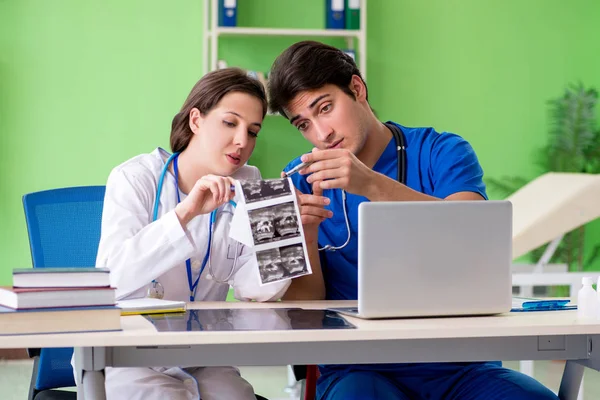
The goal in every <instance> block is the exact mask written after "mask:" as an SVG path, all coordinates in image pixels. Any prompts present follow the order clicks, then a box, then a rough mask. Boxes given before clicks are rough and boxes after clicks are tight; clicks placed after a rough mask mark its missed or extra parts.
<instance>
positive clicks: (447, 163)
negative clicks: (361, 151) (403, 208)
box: [284, 122, 487, 300]
mask: <svg viewBox="0 0 600 400" xmlns="http://www.w3.org/2000/svg"><path fill="white" fill-rule="evenodd" d="M392 123H393V122H392ZM395 125H396V126H398V128H400V130H401V131H402V133H403V134H404V139H405V145H406V159H407V171H406V183H407V185H408V187H410V188H411V189H414V190H416V191H418V192H421V193H425V194H427V195H430V196H434V197H439V198H445V197H447V196H449V195H451V194H453V193H457V192H475V193H479V194H480V195H481V196H483V197H484V198H485V199H487V195H486V193H485V184H484V183H483V180H482V178H483V170H482V169H481V166H480V165H479V161H478V160H477V156H476V155H475V152H474V151H473V148H472V147H471V145H470V144H469V143H468V142H467V141H466V140H464V139H463V138H461V137H460V136H458V135H455V134H453V133H446V132H444V133H438V132H436V131H435V130H434V129H433V128H407V127H404V126H401V125H398V124H395ZM300 162H301V161H300V157H298V158H297V159H295V160H293V161H292V162H290V163H289V164H288V165H287V166H286V167H285V169H284V170H285V171H289V170H290V169H292V168H293V167H295V166H296V165H298V164H299V163H300ZM397 165H398V157H397V152H396V145H395V140H394V138H393V137H392V139H391V140H390V143H389V144H388V145H387V147H386V148H385V150H384V152H383V154H382V155H381V157H380V158H379V160H378V161H377V163H375V166H374V167H373V170H374V171H376V172H379V173H382V174H384V175H386V176H388V177H390V178H392V179H394V180H397V179H398V170H397ZM307 177H308V175H300V174H294V175H293V176H292V181H293V182H294V185H295V186H296V187H297V188H298V189H299V190H300V191H301V192H302V193H312V188H311V185H310V184H309V183H308V182H306V178H307ZM323 195H324V196H326V197H329V198H330V199H331V203H330V204H329V206H328V207H326V208H328V209H330V210H331V211H333V217H332V218H329V219H327V220H325V221H323V223H321V225H320V226H319V247H323V246H325V245H327V244H331V245H333V246H341V245H342V244H343V243H344V242H345V241H346V238H347V236H348V231H347V229H346V222H345V217H344V212H343V208H342V192H341V190H339V189H335V190H333V189H330V190H324V192H323ZM346 201H347V203H346V207H347V210H348V220H349V225H350V233H351V237H350V242H349V243H348V245H347V246H346V247H344V248H343V249H341V250H338V251H333V252H332V251H322V252H320V257H321V268H322V270H323V277H324V279H325V287H326V297H327V299H328V300H357V299H358V234H357V224H358V205H359V204H360V203H362V202H363V201H369V200H368V199H367V198H366V197H363V196H357V195H354V194H351V193H347V195H346Z"/></svg>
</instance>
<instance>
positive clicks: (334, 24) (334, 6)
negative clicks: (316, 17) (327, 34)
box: [325, 0, 346, 29]
mask: <svg viewBox="0 0 600 400" xmlns="http://www.w3.org/2000/svg"><path fill="white" fill-rule="evenodd" d="M344 1H345V0H325V27H326V28H327V29H344V27H345V26H346V21H345V13H344V8H345V7H344Z"/></svg>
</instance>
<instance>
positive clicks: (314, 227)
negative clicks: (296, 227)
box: [281, 172, 333, 242]
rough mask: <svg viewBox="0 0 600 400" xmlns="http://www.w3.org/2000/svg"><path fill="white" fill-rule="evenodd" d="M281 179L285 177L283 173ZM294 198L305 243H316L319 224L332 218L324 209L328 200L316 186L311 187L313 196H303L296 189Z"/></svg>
mask: <svg viewBox="0 0 600 400" xmlns="http://www.w3.org/2000/svg"><path fill="white" fill-rule="evenodd" d="M281 177H282V178H283V177H285V174H284V173H283V172H282V173H281ZM296 198H297V199H298V208H299V209H300V217H301V218H302V228H303V229H304V236H305V237H306V241H307V242H313V241H314V242H316V241H317V239H318V236H319V224H320V223H321V222H323V221H324V220H325V219H327V218H331V217H332V216H333V213H332V212H331V211H329V210H326V209H325V208H324V207H325V206H326V205H328V204H329V202H330V200H329V198H327V197H324V196H323V189H321V188H320V187H319V185H318V184H315V185H313V194H305V193H302V192H300V191H299V190H298V189H296Z"/></svg>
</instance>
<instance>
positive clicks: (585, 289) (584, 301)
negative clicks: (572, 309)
mask: <svg viewBox="0 0 600 400" xmlns="http://www.w3.org/2000/svg"><path fill="white" fill-rule="evenodd" d="M581 283H582V285H583V286H582V287H581V289H579V293H577V318H582V319H596V317H597V316H598V311H597V310H598V294H597V293H596V291H595V290H594V288H593V287H592V278H590V277H587V276H586V277H584V278H582V279H581Z"/></svg>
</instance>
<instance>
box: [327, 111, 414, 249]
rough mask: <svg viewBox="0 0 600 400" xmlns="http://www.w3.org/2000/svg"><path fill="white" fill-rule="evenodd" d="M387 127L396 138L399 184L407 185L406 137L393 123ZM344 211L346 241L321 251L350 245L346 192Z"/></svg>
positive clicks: (328, 246) (329, 245) (386, 124)
mask: <svg viewBox="0 0 600 400" xmlns="http://www.w3.org/2000/svg"><path fill="white" fill-rule="evenodd" d="M384 125H385V126H387V127H388V129H389V130H390V131H391V132H392V136H394V141H395V142H396V153H397V155H398V182H400V183H402V184H404V185H406V146H405V144H404V135H403V134H402V131H400V129H399V128H398V127H397V126H396V125H394V124H391V123H387V122H386V123H385V124H384ZM342 209H343V210H344V219H345V221H346V230H347V231H348V236H347V237H346V241H345V242H344V244H342V245H341V246H334V245H331V244H326V245H325V246H323V247H320V248H319V251H323V250H324V251H337V250H341V249H343V248H344V247H346V246H347V245H348V243H350V235H351V234H350V222H349V221H348V212H347V211H346V191H345V190H342Z"/></svg>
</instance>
